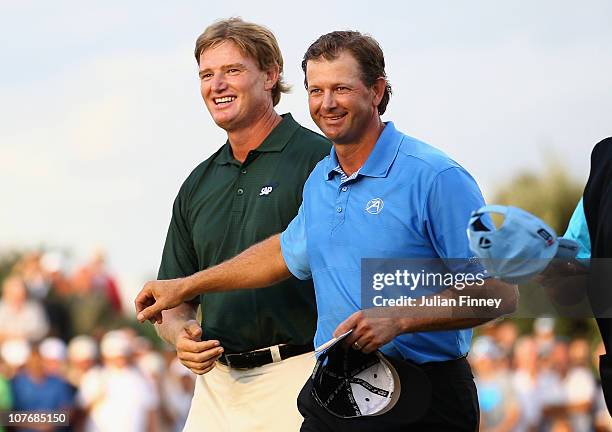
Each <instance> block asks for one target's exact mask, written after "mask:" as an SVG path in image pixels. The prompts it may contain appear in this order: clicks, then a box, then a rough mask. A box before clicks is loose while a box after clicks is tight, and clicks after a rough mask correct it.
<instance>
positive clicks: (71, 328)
mask: <svg viewBox="0 0 612 432" xmlns="http://www.w3.org/2000/svg"><path fill="white" fill-rule="evenodd" d="M65 267H66V266H65V262H64V260H63V258H62V256H61V255H59V254H39V253H31V254H27V255H25V256H23V257H22V258H21V259H20V260H19V261H18V262H17V263H16V264H15V265H14V266H13V267H12V269H10V272H9V275H8V276H7V277H6V278H5V279H4V280H3V281H2V285H1V290H2V291H1V295H0V410H9V409H10V410H15V411H47V412H58V411H65V412H67V413H68V414H69V418H70V426H69V427H68V428H48V427H47V428H42V429H22V428H19V429H17V430H20V431H22V430H73V431H87V432H89V431H134V432H139V431H143V432H144V431H146V432H157V431H160V432H162V431H180V430H182V427H183V425H184V421H185V419H186V417H187V413H188V410H189V406H190V402H191V397H192V394H193V386H194V382H195V378H194V375H193V374H192V373H191V372H190V371H189V370H188V369H186V368H185V367H183V365H181V364H180V363H179V362H178V360H177V359H176V353H175V352H174V351H172V350H166V349H163V348H162V349H155V347H154V345H153V343H152V342H151V340H149V339H147V338H146V337H144V336H142V335H140V334H138V332H137V331H135V330H134V328H132V327H129V326H126V325H125V324H126V323H128V322H129V321H130V320H128V319H127V318H126V317H125V316H123V315H122V314H121V312H122V304H121V300H120V298H121V297H120V295H119V287H118V285H117V282H116V280H115V278H114V277H113V276H112V275H111V274H110V273H109V271H108V270H107V269H106V266H105V262H104V256H103V254H101V253H96V254H95V255H94V256H93V258H92V259H90V260H89V261H88V262H86V263H85V264H83V265H79V266H77V267H76V268H75V269H74V270H72V271H70V272H69V271H67V269H66V268H65ZM4 430H6V428H4V429H3V428H2V426H0V431H4Z"/></svg>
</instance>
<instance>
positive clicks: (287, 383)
mask: <svg viewBox="0 0 612 432" xmlns="http://www.w3.org/2000/svg"><path fill="white" fill-rule="evenodd" d="M314 365H315V357H314V353H312V352H310V353H306V354H302V355H299V356H295V357H291V358H288V359H286V360H282V361H280V362H278V363H270V364H267V365H264V366H261V367H258V368H253V369H246V370H240V369H231V368H229V367H227V366H225V365H223V364H221V363H219V362H217V363H216V364H215V367H214V368H213V369H212V370H211V371H210V372H208V373H207V374H204V375H200V376H198V377H197V379H196V385H195V391H194V395H193V399H192V401H191V408H190V410H189V416H188V417H187V422H186V423H185V428H184V429H183V432H259V431H262V432H264V431H265V432H293V431H296V432H297V431H299V430H300V426H301V424H302V420H303V419H302V416H301V415H300V413H299V412H298V410H297V396H298V394H299V392H300V390H301V389H302V387H303V386H304V383H305V382H306V380H307V379H308V378H309V377H310V374H311V373H312V369H313V368H314Z"/></svg>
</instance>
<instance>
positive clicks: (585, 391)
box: [564, 338, 597, 431]
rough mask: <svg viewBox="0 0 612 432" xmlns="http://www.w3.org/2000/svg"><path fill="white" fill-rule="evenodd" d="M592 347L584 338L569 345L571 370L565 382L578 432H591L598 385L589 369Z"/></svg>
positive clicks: (570, 412)
mask: <svg viewBox="0 0 612 432" xmlns="http://www.w3.org/2000/svg"><path fill="white" fill-rule="evenodd" d="M589 360H590V347H589V343H588V342H587V340H586V339H584V338H577V339H574V340H572V341H571V342H570V344H569V362H570V369H569V372H568V374H567V376H566V378H565V380H564V385H565V390H566V394H567V402H568V410H569V416H570V423H571V424H572V427H573V428H574V430H576V431H580V430H590V427H591V412H592V411H593V408H594V405H595V397H596V390H597V385H596V384H597V383H596V382H595V378H594V377H593V372H592V371H591V369H590V367H589Z"/></svg>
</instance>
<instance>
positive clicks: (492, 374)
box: [470, 336, 520, 432]
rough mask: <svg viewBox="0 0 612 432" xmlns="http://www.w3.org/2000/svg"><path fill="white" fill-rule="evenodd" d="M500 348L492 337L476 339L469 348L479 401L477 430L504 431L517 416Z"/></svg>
mask: <svg viewBox="0 0 612 432" xmlns="http://www.w3.org/2000/svg"><path fill="white" fill-rule="evenodd" d="M502 355H503V353H502V351H501V350H500V349H499V347H498V346H497V345H496V344H495V342H493V340H492V339H490V338H489V337H486V336H482V337H480V338H478V339H476V340H475V341H474V343H473V345H472V349H471V351H470V360H471V362H472V363H471V364H472V365H473V366H474V372H475V375H476V378H475V382H476V388H477V390H478V401H479V404H480V419H481V422H480V430H482V431H489V432H493V431H495V432H507V431H512V430H514V427H515V426H516V425H517V424H518V421H519V419H520V411H519V404H518V400H517V397H516V393H515V390H514V388H513V386H512V381H511V379H510V375H509V372H508V370H507V369H506V368H504V367H500V364H501V363H500V360H501V358H502Z"/></svg>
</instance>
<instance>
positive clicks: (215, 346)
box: [176, 320, 223, 375]
mask: <svg viewBox="0 0 612 432" xmlns="http://www.w3.org/2000/svg"><path fill="white" fill-rule="evenodd" d="M201 338H202V327H200V324H198V322H197V321H196V320H189V321H187V322H185V325H184V326H183V328H182V329H181V330H180V332H179V333H178V335H177V336H176V353H177V356H178V358H179V360H180V362H181V363H183V365H184V366H185V367H186V368H187V369H189V370H191V371H192V372H193V373H195V374H198V375H203V374H205V373H207V372H210V371H211V370H212V368H214V367H215V362H216V361H217V359H219V357H221V354H223V347H221V346H220V343H219V341H218V340H205V341H201Z"/></svg>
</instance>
